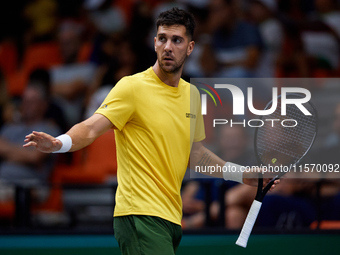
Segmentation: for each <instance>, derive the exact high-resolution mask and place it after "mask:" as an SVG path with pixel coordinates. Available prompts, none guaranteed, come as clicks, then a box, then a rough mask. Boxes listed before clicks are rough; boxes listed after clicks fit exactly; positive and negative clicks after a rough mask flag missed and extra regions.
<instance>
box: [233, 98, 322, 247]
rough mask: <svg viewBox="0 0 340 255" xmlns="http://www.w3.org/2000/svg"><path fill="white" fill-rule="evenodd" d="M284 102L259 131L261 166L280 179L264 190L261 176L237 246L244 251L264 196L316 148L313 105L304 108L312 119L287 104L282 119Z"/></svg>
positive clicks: (264, 118)
mask: <svg viewBox="0 0 340 255" xmlns="http://www.w3.org/2000/svg"><path fill="white" fill-rule="evenodd" d="M286 98H287V99H301V98H302V96H300V95H299V94H287V95H286ZM281 99H282V98H281V96H278V98H277V108H276V110H275V111H274V112H273V113H272V114H269V115H265V116H262V117H261V118H260V121H259V125H257V127H256V129H255V137H254V149H255V155H256V158H257V161H258V164H259V166H267V167H268V169H269V166H271V167H272V168H273V169H275V174H276V173H277V175H276V176H275V177H274V178H273V179H272V180H271V181H270V182H269V183H268V184H267V185H266V186H265V187H264V188H263V178H262V176H263V175H262V173H260V174H259V179H258V188H257V193H256V196H255V200H254V201H253V203H252V205H251V207H250V210H249V212H248V215H247V218H246V221H245V222H244V224H243V227H242V230H241V233H240V235H239V237H238V239H237V241H236V244H237V245H239V246H242V247H244V248H246V247H247V243H248V239H249V236H250V233H251V231H252V229H253V226H254V224H255V221H256V218H257V215H258V214H259V211H260V209H261V205H262V200H263V198H264V196H265V195H266V194H267V192H268V191H269V190H270V188H271V186H272V185H273V184H274V182H275V180H277V179H279V178H280V177H282V176H283V175H284V174H286V173H287V172H289V170H290V169H291V168H292V167H293V166H294V165H296V164H298V163H299V162H300V161H301V160H302V158H303V157H304V156H305V155H306V154H307V152H308V151H309V150H310V148H311V147H312V145H313V142H314V140H315V137H316V134H317V123H318V117H317V112H316V110H315V108H314V106H313V105H312V104H311V103H310V102H307V103H304V104H303V106H304V107H305V108H306V109H307V110H308V111H309V113H311V115H305V114H304V113H303V112H302V111H301V110H300V109H299V108H298V107H297V106H296V105H295V104H287V105H286V115H283V116H282V115H281ZM272 105H273V101H271V102H269V103H268V104H267V106H266V107H265V110H267V109H271V107H272ZM268 120H270V121H268ZM272 120H275V121H272ZM262 124H263V125H262ZM281 166H282V167H281ZM275 167H276V168H275ZM278 170H280V171H278Z"/></svg>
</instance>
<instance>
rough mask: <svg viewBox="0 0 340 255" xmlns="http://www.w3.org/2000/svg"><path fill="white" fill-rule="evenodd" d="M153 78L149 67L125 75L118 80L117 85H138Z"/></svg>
mask: <svg viewBox="0 0 340 255" xmlns="http://www.w3.org/2000/svg"><path fill="white" fill-rule="evenodd" d="M151 78H152V76H151V75H150V71H149V69H147V70H145V71H143V72H139V73H135V74H132V75H128V76H124V77H123V78H122V79H120V80H119V81H118V83H117V85H118V84H129V85H130V86H136V85H139V84H141V82H143V81H147V80H149V79H151Z"/></svg>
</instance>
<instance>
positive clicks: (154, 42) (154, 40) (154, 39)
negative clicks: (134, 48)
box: [153, 37, 157, 51]
mask: <svg viewBox="0 0 340 255" xmlns="http://www.w3.org/2000/svg"><path fill="white" fill-rule="evenodd" d="M156 41H157V38H156V37H154V38H153V44H154V46H155V51H156Z"/></svg>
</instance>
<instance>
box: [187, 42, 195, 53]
mask: <svg viewBox="0 0 340 255" xmlns="http://www.w3.org/2000/svg"><path fill="white" fill-rule="evenodd" d="M194 47H195V42H194V41H191V42H189V46H188V49H187V56H190V54H191V52H192V51H193V50H194Z"/></svg>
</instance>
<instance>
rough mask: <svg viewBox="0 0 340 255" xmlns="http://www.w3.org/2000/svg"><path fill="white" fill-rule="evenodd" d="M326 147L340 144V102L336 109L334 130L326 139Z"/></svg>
mask: <svg viewBox="0 0 340 255" xmlns="http://www.w3.org/2000/svg"><path fill="white" fill-rule="evenodd" d="M324 145H325V147H326V148H329V147H335V146H339V145H340V103H338V104H337V105H336V107H335V110H334V120H333V130H332V131H331V133H330V134H329V135H328V136H327V137H326V139H325V144H324Z"/></svg>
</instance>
